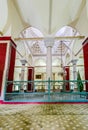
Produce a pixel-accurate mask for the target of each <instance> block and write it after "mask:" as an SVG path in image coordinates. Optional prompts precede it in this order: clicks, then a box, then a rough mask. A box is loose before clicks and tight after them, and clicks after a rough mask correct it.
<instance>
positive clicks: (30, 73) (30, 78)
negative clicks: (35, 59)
mask: <svg viewBox="0 0 88 130" xmlns="http://www.w3.org/2000/svg"><path fill="white" fill-rule="evenodd" d="M33 80H34V67H28V81H33ZM33 87H34V83H33V82H30V83H28V91H33Z"/></svg>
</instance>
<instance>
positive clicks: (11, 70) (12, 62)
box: [7, 43, 16, 92]
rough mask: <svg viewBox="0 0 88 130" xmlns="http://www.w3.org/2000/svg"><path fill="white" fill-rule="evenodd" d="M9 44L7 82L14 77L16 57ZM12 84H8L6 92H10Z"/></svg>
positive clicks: (14, 50) (13, 49)
mask: <svg viewBox="0 0 88 130" xmlns="http://www.w3.org/2000/svg"><path fill="white" fill-rule="evenodd" d="M12 44H13V43H11V47H10V49H11V53H10V61H9V72H8V80H9V81H13V76H14V65H15V56H16V49H15V48H14V47H13V45H12ZM12 86H13V83H11V84H9V85H8V87H7V92H12Z"/></svg>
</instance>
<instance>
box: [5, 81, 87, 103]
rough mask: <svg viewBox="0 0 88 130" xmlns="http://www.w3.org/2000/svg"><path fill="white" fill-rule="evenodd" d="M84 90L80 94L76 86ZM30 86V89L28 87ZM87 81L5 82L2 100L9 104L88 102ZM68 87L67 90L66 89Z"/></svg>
mask: <svg viewBox="0 0 88 130" xmlns="http://www.w3.org/2000/svg"><path fill="white" fill-rule="evenodd" d="M80 83H82V84H83V87H84V89H83V90H82V91H81V92H80V89H79V86H78V84H80ZM29 84H30V86H29V87H30V88H28V85H29ZM87 84H88V80H81V81H80V80H79V81H78V80H54V81H53V80H50V79H48V80H45V81H42V80H40V81H6V86H5V92H4V100H5V101H9V102H88V92H86V90H85V86H86V85H87ZM68 87H69V88H68Z"/></svg>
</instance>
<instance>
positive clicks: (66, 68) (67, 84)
mask: <svg viewBox="0 0 88 130" xmlns="http://www.w3.org/2000/svg"><path fill="white" fill-rule="evenodd" d="M65 73H66V76H65V80H69V66H66V67H65ZM65 89H66V91H69V90H70V84H69V82H66V83H65Z"/></svg>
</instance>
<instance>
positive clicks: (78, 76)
mask: <svg viewBox="0 0 88 130" xmlns="http://www.w3.org/2000/svg"><path fill="white" fill-rule="evenodd" d="M77 86H78V90H79V91H80V92H82V91H83V83H82V80H81V76H80V73H79V71H78V72H77Z"/></svg>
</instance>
